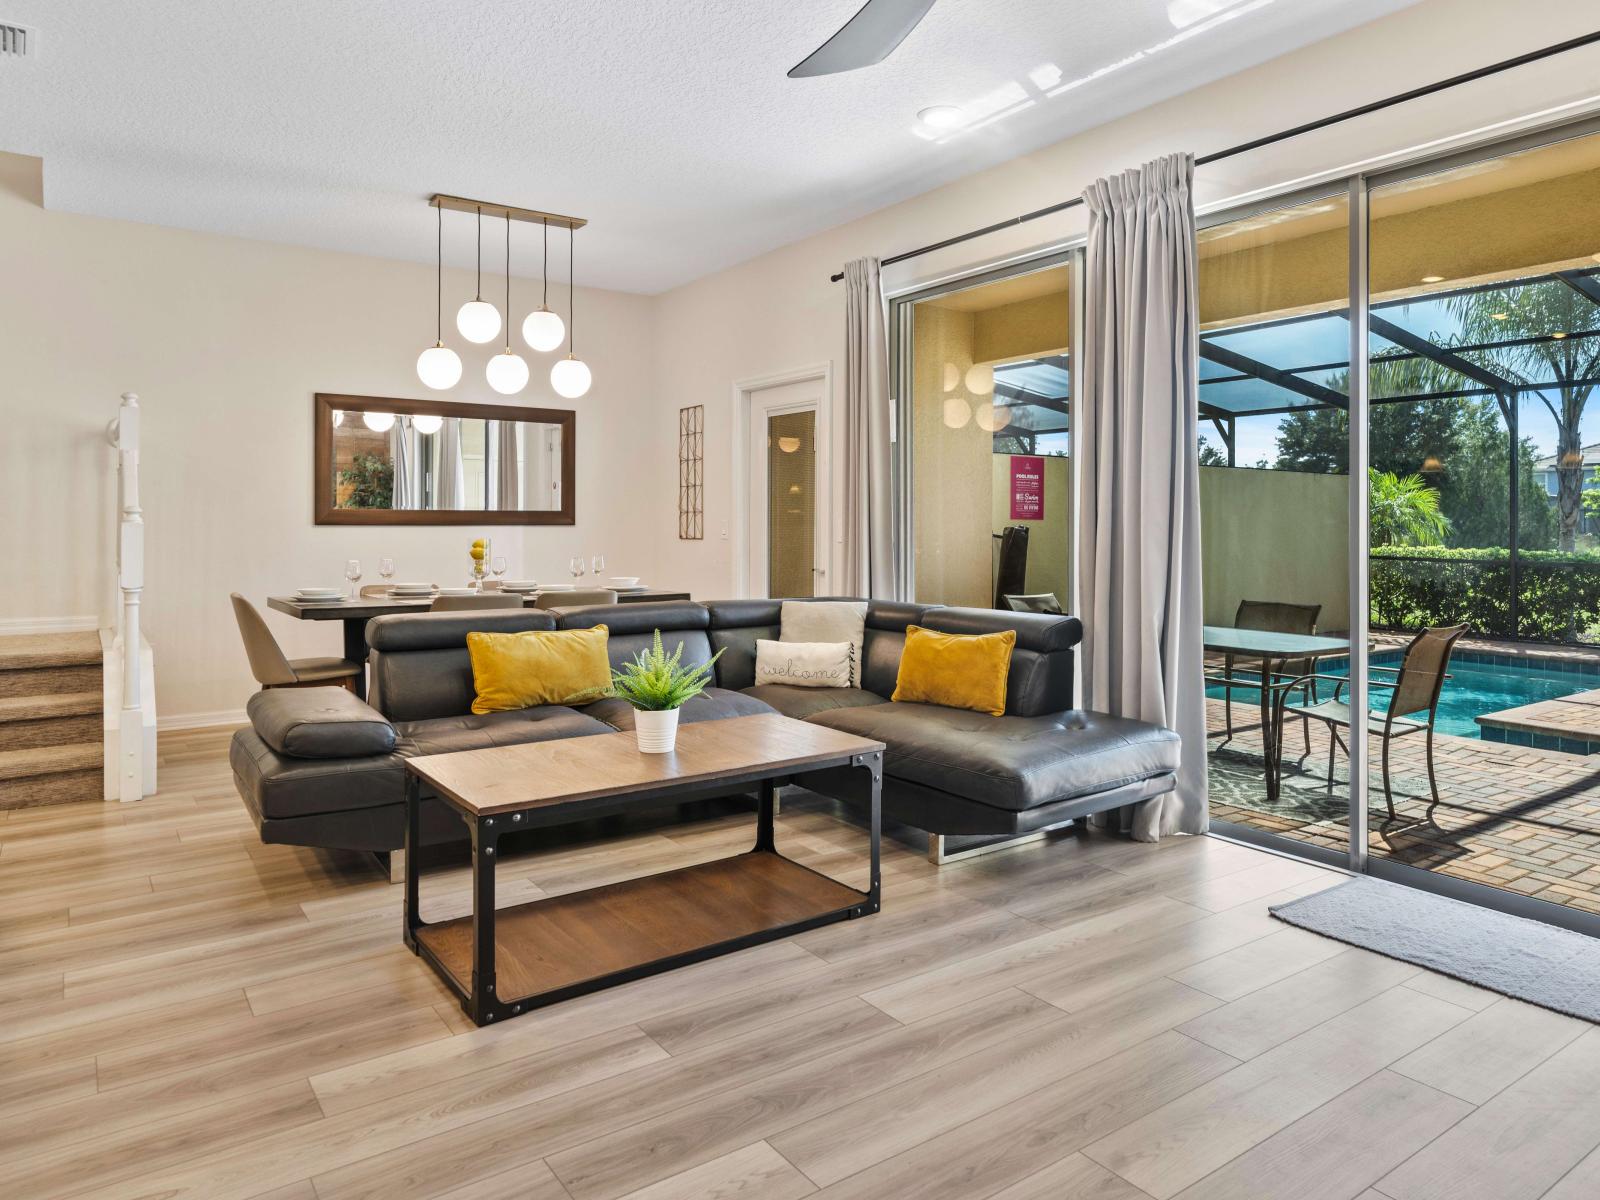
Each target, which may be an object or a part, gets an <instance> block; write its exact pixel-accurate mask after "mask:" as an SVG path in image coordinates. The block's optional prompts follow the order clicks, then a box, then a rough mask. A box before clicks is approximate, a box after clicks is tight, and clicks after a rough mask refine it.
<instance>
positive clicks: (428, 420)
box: [411, 367, 461, 433]
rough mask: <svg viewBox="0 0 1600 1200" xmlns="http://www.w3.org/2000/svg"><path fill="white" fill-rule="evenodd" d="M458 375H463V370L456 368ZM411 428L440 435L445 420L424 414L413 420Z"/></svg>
mask: <svg viewBox="0 0 1600 1200" xmlns="http://www.w3.org/2000/svg"><path fill="white" fill-rule="evenodd" d="M456 373H457V374H458V375H459V374H460V373H461V368H460V367H457V368H456ZM411 427H412V428H413V429H415V430H416V431H417V432H418V433H438V432H439V430H441V429H443V428H444V418H443V417H441V416H438V415H436V414H434V413H424V414H423V415H422V416H420V417H412V418H411Z"/></svg>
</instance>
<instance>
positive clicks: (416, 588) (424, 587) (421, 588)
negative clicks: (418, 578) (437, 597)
mask: <svg viewBox="0 0 1600 1200" xmlns="http://www.w3.org/2000/svg"><path fill="white" fill-rule="evenodd" d="M389 590H390V591H391V592H431V591H433V584H431V583H396V584H392V585H390V588H389Z"/></svg>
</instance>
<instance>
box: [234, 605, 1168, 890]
mask: <svg viewBox="0 0 1600 1200" xmlns="http://www.w3.org/2000/svg"><path fill="white" fill-rule="evenodd" d="M780 612H781V602H779V601H776V600H729V601H713V602H707V603H693V602H687V601H676V602H670V603H659V604H638V605H628V606H626V607H620V608H619V607H617V606H603V607H601V606H596V607H588V608H571V609H555V610H549V611H539V610H527V611H515V612H494V611H485V612H477V613H471V612H468V613H422V614H416V615H409V614H408V615H396V616H386V617H378V618H376V619H374V620H373V621H372V622H371V623H370V624H369V625H368V631H367V640H368V644H369V645H370V647H371V650H372V660H371V662H372V684H371V696H370V703H364V702H362V701H360V700H358V699H356V697H354V696H353V695H351V694H350V693H349V692H346V691H343V690H342V689H337V688H311V689H297V690H274V691H264V692H259V693H257V694H256V695H255V696H253V697H251V699H250V703H249V707H248V712H249V716H250V721H251V725H250V727H249V728H246V729H241V730H239V731H238V732H237V733H236V734H235V735H234V738H233V744H232V747H231V751H230V762H231V765H232V768H233V774H234V780H235V782H236V784H237V786H238V789H239V794H240V796H241V797H243V799H244V802H245V804H246V805H247V806H248V808H249V809H250V812H251V815H252V816H253V817H254V818H255V821H256V825H257V828H258V829H259V830H260V833H261V838H262V840H263V841H264V842H269V843H288V844H292V845H306V846H320V847H327V848H339V849H351V850H368V851H374V852H377V853H379V854H386V853H389V852H393V851H396V850H398V849H399V848H400V847H401V845H402V844H403V827H404V774H405V760H406V759H407V758H409V757H412V756H416V755H423V754H439V753H445V752H448V751H454V750H470V749H477V748H480V747H485V746H494V745H503V744H509V743H515V742H529V741H545V740H549V739H554V738H577V737H586V736H590V735H593V734H602V733H611V732H614V731H617V730H627V729H631V728H632V727H633V723H632V722H633V710H632V709H631V708H630V707H629V706H628V705H627V704H626V703H624V702H623V701H621V700H618V699H614V698H609V699H603V700H599V701H597V702H595V703H592V704H588V705H585V706H583V707H581V708H569V707H564V706H541V707H537V708H527V709H522V710H519V711H516V712H502V713H492V714H489V715H485V716H476V715H474V714H473V713H472V711H471V709H472V701H473V698H474V688H473V680H472V667H471V662H470V660H469V657H468V653H467V648H466V636H467V634H468V633H469V632H471V631H473V630H489V631H496V632H518V631H522V630H535V629H557V628H562V629H576V628H586V627H591V626H594V625H599V624H604V625H606V626H607V627H608V628H609V629H610V637H609V652H610V657H611V661H612V664H613V665H614V666H615V665H618V664H620V663H621V662H623V661H624V660H625V659H628V658H631V657H632V656H633V655H634V654H635V653H637V652H638V651H639V650H640V649H641V648H642V647H644V646H645V645H647V644H648V643H649V641H650V638H651V635H652V633H653V632H654V631H655V630H657V629H659V630H660V631H661V635H662V638H663V640H664V641H665V642H666V644H667V645H668V646H669V647H670V646H672V645H673V644H674V643H681V644H682V646H683V655H684V659H685V661H687V662H705V661H708V660H709V659H710V658H711V656H712V655H713V654H715V653H716V652H717V651H719V650H720V651H722V656H721V658H720V659H718V661H717V663H716V667H715V683H714V685H713V686H711V687H708V688H707V689H706V691H705V693H704V694H703V695H701V696H699V697H696V698H695V699H694V700H691V701H690V702H689V703H688V704H687V705H685V706H684V709H683V711H682V714H681V717H680V719H681V720H683V721H707V720H718V719H721V718H725V717H733V716H742V715H746V714H750V713H758V712H770V711H777V712H780V713H783V714H785V715H787V716H790V717H794V718H797V719H799V720H804V721H812V722H816V723H818V724H823V725H828V726H831V727H833V728H836V729H840V730H845V731H847V732H850V733H856V734H860V735H862V736H864V737H871V738H874V739H877V740H879V741H882V742H883V743H884V744H885V745H886V746H887V747H888V749H887V752H886V754H885V759H884V777H883V796H882V799H883V811H884V815H885V818H886V819H888V820H893V821H897V822H899V823H901V824H904V825H909V826H912V827H914V828H917V829H921V830H924V831H926V832H927V833H928V834H929V852H930V857H932V858H933V859H934V860H935V861H948V859H949V858H951V857H954V856H955V855H956V854H960V853H971V852H975V851H976V850H979V849H983V848H987V847H988V846H990V845H993V844H996V843H997V842H1000V841H1008V840H1013V839H1016V838H1018V837H1019V836H1023V835H1028V834H1032V833H1036V832H1039V831H1043V830H1045V829H1049V828H1053V827H1056V826H1060V825H1064V824H1067V823H1069V822H1071V821H1073V820H1075V819H1077V818H1080V817H1086V816H1089V815H1092V814H1094V813H1099V812H1104V811H1106V810H1107V809H1111V808H1116V807H1120V806H1122V805H1125V804H1132V803H1135V802H1138V801H1142V800H1148V799H1151V798H1153V797H1155V796H1159V795H1161V794H1163V793H1165V792H1167V791H1170V790H1171V789H1172V787H1173V782H1174V773H1175V771H1176V769H1177V765H1178V738H1177V735H1176V734H1174V733H1172V732H1171V731H1169V730H1165V729H1161V728H1159V727H1157V726H1154V725H1150V724H1146V723H1144V722H1141V721H1133V720H1128V719H1125V718H1121V717H1112V716H1107V715H1105V714H1102V713H1094V712H1087V711H1084V710H1082V709H1075V708H1073V706H1072V701H1073V652H1074V647H1075V646H1077V644H1078V642H1079V640H1080V639H1081V637H1082V633H1083V627H1082V625H1081V623H1080V622H1079V621H1078V619H1077V618H1076V617H1070V616H1054V615H1046V614H1039V613H1023V612H1001V611H994V610H989V609H968V608H947V607H939V606H932V605H919V604H904V603H892V602H883V601H871V602H869V604H868V607H867V617H866V631H865V639H864V644H863V647H862V669H861V678H860V686H859V687H853V688H809V687H795V686H788V685H778V684H761V685H758V684H756V682H755V648H756V641H757V640H758V639H760V638H777V637H778V634H779V616H780ZM912 624H916V625H921V626H923V627H926V628H929V629H935V630H940V631H942V632H946V633H962V634H967V633H991V632H996V631H999V630H1005V629H1010V630H1014V631H1015V632H1016V635H1017V641H1016V646H1015V649H1014V650H1013V652H1012V659H1011V668H1010V674H1009V677H1008V683H1007V690H1006V705H1005V714H1004V715H1003V716H999V717H995V716H990V715H987V714H984V713H977V712H970V711H967V710H964V709H953V708H943V707H939V706H936V705H930V704H907V703H897V702H892V701H891V700H890V699H889V697H890V695H891V694H892V693H893V691H894V688H895V680H896V675H897V673H898V670H899V664H900V652H901V648H902V647H903V646H904V644H905V637H906V627H907V626H908V625H912ZM852 774H853V773H851V772H825V771H824V772H812V773H809V774H807V775H805V776H802V777H799V778H798V779H797V780H796V782H797V783H800V784H802V785H803V786H805V787H807V788H810V789H812V790H813V791H817V792H820V793H822V794H824V795H827V796H831V797H834V798H837V799H839V800H842V801H844V802H846V803H853V802H856V801H858V800H860V799H862V798H861V797H859V796H857V795H856V794H855V789H856V788H857V787H858V786H859V784H858V783H857V781H856V780H855V779H853V778H851V775H852ZM856 774H858V773H856ZM422 815H423V821H422V841H423V844H424V845H427V844H434V843H440V842H446V841H454V840H458V839H461V838H463V837H464V829H463V827H462V825H461V824H460V822H459V820H458V819H457V818H455V817H454V816H452V815H451V814H450V813H449V811H448V810H447V809H446V808H445V807H444V805H442V804H440V803H438V802H437V801H433V802H430V803H425V804H424V806H423V814H422Z"/></svg>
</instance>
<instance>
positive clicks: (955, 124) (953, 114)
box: [917, 104, 967, 129]
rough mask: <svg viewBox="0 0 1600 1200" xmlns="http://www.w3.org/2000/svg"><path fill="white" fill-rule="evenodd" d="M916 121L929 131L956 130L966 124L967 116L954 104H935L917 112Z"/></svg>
mask: <svg viewBox="0 0 1600 1200" xmlns="http://www.w3.org/2000/svg"><path fill="white" fill-rule="evenodd" d="M917 120H919V121H921V122H922V123H923V124H924V125H926V126H927V127H928V128H929V129H958V128H960V127H961V126H962V125H965V124H966V123H967V114H966V113H964V112H962V111H961V110H960V109H959V108H957V107H956V106H955V105H954V104H935V105H934V106H933V107H932V108H925V109H923V110H922V111H921V112H919V113H918V114H917Z"/></svg>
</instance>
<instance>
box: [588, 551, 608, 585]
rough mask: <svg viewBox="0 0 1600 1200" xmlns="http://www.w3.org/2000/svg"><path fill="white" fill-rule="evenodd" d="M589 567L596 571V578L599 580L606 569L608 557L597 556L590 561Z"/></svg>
mask: <svg viewBox="0 0 1600 1200" xmlns="http://www.w3.org/2000/svg"><path fill="white" fill-rule="evenodd" d="M589 565H590V566H591V567H592V568H593V569H594V577H595V578H596V579H599V578H600V573H601V572H602V571H604V570H605V569H606V556H605V555H604V554H596V555H595V556H594V557H593V558H592V559H590V560H589Z"/></svg>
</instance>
